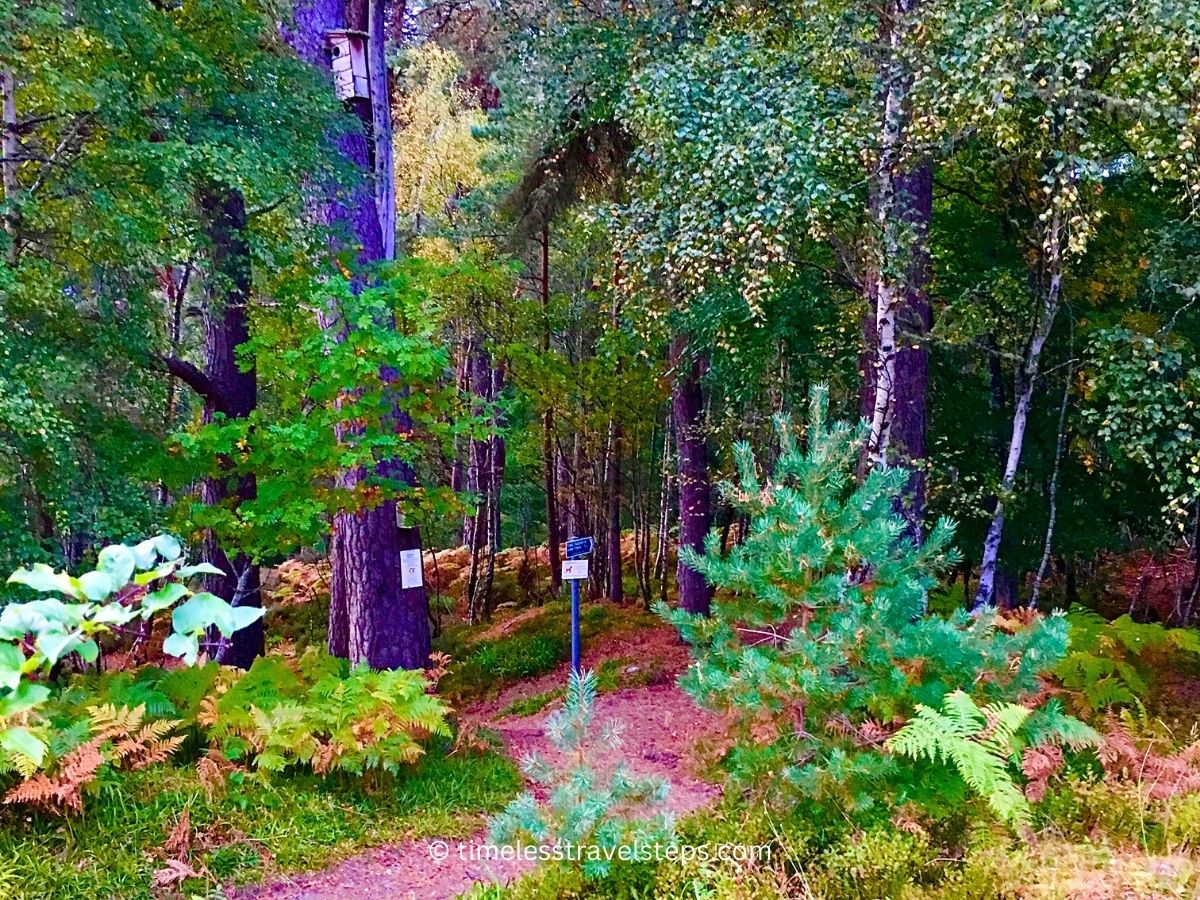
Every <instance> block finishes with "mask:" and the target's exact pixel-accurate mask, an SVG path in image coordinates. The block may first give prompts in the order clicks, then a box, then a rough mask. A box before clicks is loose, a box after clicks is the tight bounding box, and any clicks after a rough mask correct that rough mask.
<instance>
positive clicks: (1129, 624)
mask: <svg viewBox="0 0 1200 900" xmlns="http://www.w3.org/2000/svg"><path fill="white" fill-rule="evenodd" d="M1067 623H1068V625H1069V626H1070V629H1071V630H1070V645H1069V647H1068V650H1067V653H1066V655H1065V656H1064V657H1063V658H1062V660H1061V661H1060V662H1059V663H1058V665H1057V666H1055V669H1054V674H1055V677H1057V678H1058V680H1059V681H1060V682H1061V683H1062V686H1063V687H1064V688H1065V689H1066V690H1067V692H1068V694H1069V696H1070V697H1071V699H1072V702H1073V704H1074V706H1075V707H1076V708H1077V709H1078V710H1079V711H1080V712H1082V713H1090V714H1095V713H1102V712H1105V711H1107V710H1112V709H1117V708H1120V707H1131V706H1137V705H1139V704H1140V703H1141V702H1142V701H1143V699H1144V698H1145V697H1147V696H1148V695H1149V693H1150V691H1151V689H1152V687H1153V684H1154V674H1155V669H1156V668H1157V667H1159V666H1160V664H1161V661H1162V658H1163V657H1171V656H1175V655H1178V654H1189V655H1191V656H1194V657H1200V632H1197V631H1196V630H1195V629H1191V628H1167V627H1165V626H1163V625H1159V624H1157V623H1143V622H1135V621H1134V620H1133V619H1131V618H1130V617H1129V616H1128V615H1124V616H1121V617H1120V618H1117V619H1114V620H1113V621H1111V622H1110V621H1108V620H1107V619H1105V618H1104V617H1103V616H1100V615H1097V614H1096V613H1094V612H1092V611H1091V610H1089V609H1085V608H1083V607H1080V606H1076V607H1073V608H1072V609H1071V611H1070V612H1069V613H1068V614H1067Z"/></svg>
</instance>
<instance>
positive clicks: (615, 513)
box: [605, 418, 625, 603]
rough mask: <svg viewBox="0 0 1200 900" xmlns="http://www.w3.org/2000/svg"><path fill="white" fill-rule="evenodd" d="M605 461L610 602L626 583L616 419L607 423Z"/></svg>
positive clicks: (620, 594) (621, 594) (621, 600)
mask: <svg viewBox="0 0 1200 900" xmlns="http://www.w3.org/2000/svg"><path fill="white" fill-rule="evenodd" d="M607 456H608V464H607V466H606V468H605V476H606V481H607V484H606V486H605V492H606V494H607V496H606V498H605V499H606V500H607V505H608V510H607V518H608V527H607V534H606V535H605V537H606V538H607V539H608V566H607V571H606V573H605V574H606V575H607V578H608V599H609V600H611V601H612V602H613V603H624V602H625V585H624V583H623V581H622V577H621V576H622V571H621V569H622V566H621V426H620V425H619V424H617V421H616V419H615V418H614V419H612V420H611V421H610V422H609V425H608V453H607Z"/></svg>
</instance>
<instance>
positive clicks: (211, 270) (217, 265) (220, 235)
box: [166, 185, 263, 668]
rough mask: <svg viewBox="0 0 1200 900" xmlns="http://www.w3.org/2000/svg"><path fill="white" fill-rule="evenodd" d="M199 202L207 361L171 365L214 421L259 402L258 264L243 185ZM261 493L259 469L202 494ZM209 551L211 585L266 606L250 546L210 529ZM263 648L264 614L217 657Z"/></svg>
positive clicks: (220, 498) (207, 497)
mask: <svg viewBox="0 0 1200 900" xmlns="http://www.w3.org/2000/svg"><path fill="white" fill-rule="evenodd" d="M198 202H199V205H200V210H201V212H200V215H201V223H202V226H203V229H204V234H205V238H206V240H207V244H208V266H207V268H208V273H207V279H206V286H205V312H204V368H203V370H200V369H197V368H196V367H195V366H193V365H192V364H191V363H189V362H187V361H185V360H183V359H180V358H179V357H175V356H170V357H167V358H166V365H167V369H168V371H170V372H171V373H172V374H173V375H175V376H176V377H178V378H179V379H180V380H181V381H183V382H184V383H185V384H187V385H188V386H189V387H191V388H192V389H193V390H194V391H196V393H197V394H198V395H199V396H200V398H201V400H202V401H203V404H204V421H205V422H212V421H213V420H214V417H216V416H218V415H220V416H223V417H225V418H229V419H245V418H247V417H248V416H250V415H251V414H252V413H253V412H254V410H255V408H256V407H257V405H258V384H257V376H256V374H255V369H254V366H253V362H251V363H250V364H249V365H244V364H243V362H242V361H239V360H238V348H239V347H241V346H243V345H245V344H246V343H247V342H248V340H249V338H250V323H249V318H248V306H249V303H250V294H251V283H252V281H251V279H252V275H251V272H252V265H251V259H250V242H249V238H248V235H247V228H248V222H247V216H246V201H245V198H243V197H242V195H241V193H240V192H239V191H237V190H231V189H228V188H221V187H218V186H216V185H208V186H206V187H205V188H204V189H203V190H201V191H200V195H199V198H198ZM219 465H220V464H219ZM231 481H232V482H233V483H232V484H230V482H231ZM257 493H258V486H257V481H256V478H255V476H254V474H253V473H248V474H241V475H235V476H232V477H222V476H221V475H210V476H208V477H206V478H205V479H204V480H203V481H202V482H201V485H200V500H201V502H202V503H203V504H205V505H206V506H208V507H210V508H217V507H221V506H223V505H226V504H229V503H235V504H242V503H249V502H251V501H253V500H254V499H255V497H256V496H257ZM202 556H203V558H204V560H205V561H206V562H210V563H212V564H213V565H215V566H216V567H217V568H218V569H220V570H221V571H222V572H224V573H225V574H223V575H219V576H217V575H211V576H208V577H207V578H206V579H205V582H206V584H205V588H206V589H207V590H208V591H210V592H211V593H214V594H216V595H217V596H218V597H221V598H223V599H224V600H226V601H227V602H228V603H229V604H230V605H232V606H252V607H260V606H262V597H261V595H260V579H259V572H258V566H257V565H256V564H255V563H254V562H253V560H252V559H251V558H250V557H249V556H248V555H247V554H246V553H244V552H238V553H235V554H234V556H233V558H230V556H229V555H228V554H227V553H226V552H225V550H224V549H223V548H222V547H221V542H220V540H219V538H218V537H217V535H216V534H215V533H214V532H213V530H212V529H207V530H206V531H205V535H204V543H203V548H202ZM262 652H263V624H262V619H261V618H259V619H257V620H256V621H255V622H254V623H253V624H252V625H250V626H249V627H247V628H243V629H241V630H240V631H237V632H235V633H234V635H233V636H232V638H230V639H228V641H227V642H225V643H222V644H221V645H219V647H218V650H217V652H216V654H215V658H216V659H217V661H218V662H223V663H226V664H229V665H234V666H238V667H240V668H249V667H250V664H251V663H252V662H254V658H255V657H256V656H258V655H260V654H261V653H262Z"/></svg>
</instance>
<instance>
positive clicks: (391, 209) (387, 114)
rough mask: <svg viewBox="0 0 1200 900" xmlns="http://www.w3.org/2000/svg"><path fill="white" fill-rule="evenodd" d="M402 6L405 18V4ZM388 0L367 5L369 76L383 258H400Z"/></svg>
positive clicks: (376, 192)
mask: <svg viewBox="0 0 1200 900" xmlns="http://www.w3.org/2000/svg"><path fill="white" fill-rule="evenodd" d="M398 5H399V6H400V7H401V12H400V15H401V18H403V15H404V12H403V7H404V5H405V4H404V3H400V4H398ZM386 6H387V0H370V2H369V3H368V5H367V23H366V24H367V27H366V31H367V34H368V38H367V77H368V80H369V81H370V85H371V87H370V90H371V138H372V154H371V158H372V161H373V163H374V169H375V212H376V214H377V215H378V216H379V233H380V237H381V239H382V242H383V258H384V259H395V258H396V172H395V163H394V161H393V151H392V111H391V90H390V88H389V86H388V68H387V58H386V55H385V54H386V47H387V12H386V9H385V7H386Z"/></svg>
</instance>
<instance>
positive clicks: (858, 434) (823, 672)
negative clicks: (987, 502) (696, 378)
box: [659, 388, 1067, 820]
mask: <svg viewBox="0 0 1200 900" xmlns="http://www.w3.org/2000/svg"><path fill="white" fill-rule="evenodd" d="M826 408H827V401H826V391H825V390H824V389H823V388H820V389H817V390H816V391H814V393H813V396H812V400H811V412H810V418H809V424H808V428H807V430H806V431H805V433H804V434H803V440H801V439H800V437H798V435H797V433H796V429H795V428H794V426H793V425H792V424H791V423H790V422H788V421H786V420H783V419H780V420H778V421H777V432H778V442H779V450H780V452H779V457H778V460H777V461H776V463H775V465H774V468H773V471H772V472H771V473H770V475H769V477H767V478H765V479H764V478H763V477H762V476H761V475H760V473H759V471H758V468H757V466H756V462H755V458H754V455H753V453H752V452H751V450H750V448H749V447H748V446H747V445H745V444H742V445H739V446H737V447H736V448H735V454H736V459H737V463H738V470H739V476H740V477H739V483H738V484H737V485H732V484H726V485H724V486H723V487H722V489H723V491H724V492H725V494H726V496H727V498H728V501H729V502H730V503H731V504H732V505H733V506H734V508H735V509H736V510H738V511H739V512H742V513H744V514H746V515H748V516H749V517H750V520H751V525H750V529H749V533H748V535H747V537H746V539H745V541H744V542H743V543H742V544H740V545H737V546H734V547H733V548H731V549H730V550H729V551H728V552H727V553H726V554H725V555H722V554H721V552H720V550H721V548H720V537H719V535H718V534H716V533H713V534H711V535H710V536H709V538H708V542H707V545H706V547H705V552H704V553H703V554H699V553H693V552H690V551H687V550H686V549H685V550H684V551H683V553H684V555H685V557H686V558H687V560H688V562H689V564H691V565H692V566H694V567H695V568H696V569H697V570H698V571H700V572H701V573H703V575H704V576H705V578H706V579H708V581H709V583H710V584H712V585H713V586H714V587H715V588H716V599H715V601H714V604H713V614H712V616H711V617H709V618H705V617H700V616H695V615H692V614H690V613H688V612H686V611H685V610H670V609H667V608H666V607H665V606H663V605H661V604H660V608H659V612H660V614H662V615H664V616H665V617H666V618H667V619H668V620H669V621H671V622H672V623H673V624H675V625H676V626H677V627H678V628H679V629H680V631H681V632H682V634H683V636H684V638H685V639H686V640H687V641H688V642H689V643H690V644H692V646H693V655H694V657H695V661H694V663H693V665H692V666H691V667H690V668H689V670H688V671H687V672H686V673H685V674H684V676H683V677H682V679H681V685H682V686H683V688H684V689H685V690H686V691H687V692H688V693H690V694H691V695H692V696H693V697H694V698H695V699H696V700H697V701H698V702H700V703H701V704H702V705H704V706H707V707H710V708H713V709H716V710H719V711H723V712H726V713H728V714H730V716H731V717H732V719H733V720H734V721H735V722H736V723H737V729H736V731H735V745H734V747H733V748H732V750H731V751H730V753H729V755H728V758H727V764H728V765H729V767H730V769H731V771H732V773H733V774H734V776H735V777H736V778H738V779H739V781H741V782H742V783H743V785H745V786H747V787H750V788H753V789H757V790H759V791H760V792H761V793H762V794H763V795H764V796H765V797H767V798H770V799H772V800H774V801H776V802H781V801H782V802H797V801H799V800H800V799H801V798H803V799H804V800H805V802H806V803H815V804H816V805H817V806H818V807H822V806H824V807H825V808H827V809H828V810H829V811H830V812H831V813H832V814H833V815H834V816H835V817H836V819H838V820H841V818H842V816H843V815H850V816H852V817H863V816H865V817H868V818H870V817H872V816H884V815H889V814H890V812H891V810H892V809H893V808H894V806H896V805H899V804H903V803H907V802H910V801H916V802H918V803H921V804H923V805H924V806H925V808H926V810H927V811H929V812H931V813H934V814H937V813H938V812H939V811H940V810H944V809H945V807H946V803H947V801H954V800H955V799H956V798H965V796H966V795H967V791H966V785H964V784H963V783H962V780H961V778H960V777H959V776H958V775H957V774H956V773H955V771H954V770H953V768H952V767H947V766H944V765H939V766H933V767H931V766H930V765H929V764H928V763H927V762H925V763H921V762H918V761H916V760H912V759H909V758H907V757H901V756H899V755H896V754H892V753H889V752H887V750H886V748H885V743H886V741H887V740H888V739H889V737H891V736H892V735H894V734H895V733H896V732H897V731H898V730H899V729H900V728H902V727H903V726H904V725H905V723H906V722H908V721H909V720H910V719H912V717H913V716H914V715H915V714H916V713H917V710H918V708H919V706H921V705H924V706H926V707H930V708H939V707H941V705H942V702H943V700H944V699H945V698H946V697H947V696H948V695H950V694H951V693H952V692H954V691H959V690H961V691H965V692H966V694H967V696H968V697H969V699H970V700H971V701H973V702H976V703H979V704H995V703H1009V704H1020V703H1024V704H1026V705H1029V706H1030V707H1032V704H1033V697H1034V695H1035V694H1036V692H1037V691H1038V689H1039V686H1040V680H1039V678H1040V675H1041V674H1042V673H1043V672H1045V671H1047V670H1048V669H1049V668H1050V667H1051V666H1053V664H1054V663H1055V662H1056V661H1057V660H1058V659H1059V658H1060V657H1061V656H1062V654H1063V653H1064V651H1065V649H1066V641H1067V626H1066V622H1065V621H1064V620H1063V618H1062V617H1061V616H1051V617H1049V618H1038V617H1031V618H1029V619H1028V620H1022V621H1015V620H1007V619H1003V618H1000V617H997V616H996V615H994V614H983V615H979V616H971V615H969V614H968V613H966V612H965V611H963V610H959V611H956V612H954V613H953V614H951V615H949V616H945V617H943V616H941V615H931V614H928V613H927V598H928V595H929V592H930V591H931V590H932V589H933V588H934V586H935V584H936V576H937V573H938V572H939V571H940V570H942V569H943V568H944V567H945V566H947V565H949V564H952V563H953V562H954V561H955V560H956V554H955V552H954V551H953V550H952V549H951V548H950V540H951V538H952V536H953V532H954V525H953V523H952V522H950V521H948V520H944V519H943V520H941V521H939V522H937V523H936V524H935V525H934V526H933V527H932V529H931V530H930V533H929V536H928V538H927V540H925V541H924V542H923V543H919V544H918V543H916V542H914V540H913V539H912V537H911V531H910V530H909V529H908V528H907V522H906V520H905V518H904V516H903V514H902V497H903V492H904V490H905V487H906V483H907V478H908V472H907V471H906V470H904V469H902V468H898V467H894V468H889V467H885V466H881V467H878V468H875V469H873V470H872V471H871V472H869V473H868V474H867V475H866V477H865V478H863V479H862V480H861V481H859V480H857V479H856V477H855V467H856V463H857V460H858V456H859V453H860V451H861V448H862V446H863V442H864V440H866V439H867V432H866V427H865V426H854V425H851V424H848V423H845V422H833V423H828V422H827V416H826Z"/></svg>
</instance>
